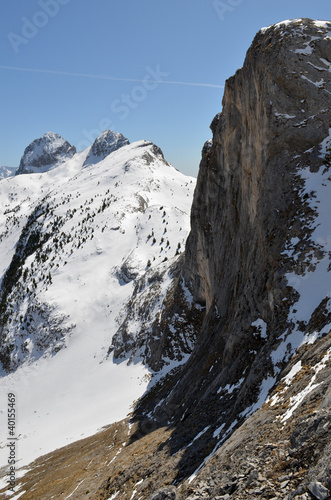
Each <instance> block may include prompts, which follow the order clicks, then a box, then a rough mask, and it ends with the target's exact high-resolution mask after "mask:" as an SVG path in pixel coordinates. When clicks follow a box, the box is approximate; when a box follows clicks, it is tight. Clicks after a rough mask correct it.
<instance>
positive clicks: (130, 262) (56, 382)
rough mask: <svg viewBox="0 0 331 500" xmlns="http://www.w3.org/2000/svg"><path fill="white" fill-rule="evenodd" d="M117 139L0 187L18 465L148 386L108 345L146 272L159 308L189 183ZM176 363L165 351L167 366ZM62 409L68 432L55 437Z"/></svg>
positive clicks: (103, 419) (5, 386)
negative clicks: (16, 399)
mask: <svg viewBox="0 0 331 500" xmlns="http://www.w3.org/2000/svg"><path fill="white" fill-rule="evenodd" d="M44 137H45V136H44ZM50 137H51V135H50V134H49V133H48V134H47V140H46V141H44V139H43V138H41V140H38V141H34V143H32V144H35V143H36V142H37V143H38V144H40V143H43V142H46V144H47V148H46V149H47V150H48V151H49V150H57V149H58V144H59V143H61V144H62V145H63V144H64V143H65V141H64V140H62V138H61V139H59V138H58V137H57V135H55V134H54V135H52V137H53V139H54V142H55V145H53V146H54V147H53V146H52V145H50V143H49V138H50ZM122 137H123V136H120V134H113V133H111V134H110V133H109V131H108V132H107V131H106V132H105V133H103V134H102V136H100V138H97V139H96V141H95V143H94V145H92V146H91V147H90V148H88V150H86V151H84V152H81V153H77V154H74V155H73V156H71V157H70V158H67V159H65V160H63V158H62V157H61V158H62V159H61V162H59V163H58V164H57V165H56V166H55V167H54V162H53V160H52V164H53V168H52V169H50V170H49V171H46V172H44V173H23V174H22V172H21V175H16V176H15V177H11V178H9V179H3V180H2V181H1V182H0V199H1V204H2V207H3V211H2V213H1V215H0V228H1V229H0V234H1V236H0V239H1V242H0V251H1V259H0V262H1V271H0V272H1V276H2V279H1V297H0V310H1V331H0V332H1V346H0V360H1V363H2V367H3V369H4V370H6V371H7V372H8V371H14V372H13V373H12V374H9V375H6V373H5V371H4V370H2V379H1V396H2V397H1V401H2V402H4V401H5V400H6V398H5V393H6V391H8V390H12V391H14V392H17V394H18V397H19V398H20V408H19V411H20V414H21V418H22V421H21V436H22V441H21V443H20V449H21V456H20V459H21V462H25V463H26V462H27V461H29V460H30V459H32V458H35V457H36V456H38V454H40V453H44V452H47V451H50V450H52V449H54V448H56V447H58V446H60V445H63V444H65V443H66V442H68V440H73V439H77V438H78V437H79V436H81V435H82V434H86V433H91V431H94V432H95V431H96V430H97V429H98V428H100V427H101V426H102V425H105V424H107V423H109V418H110V419H112V418H114V419H115V420H117V419H118V418H122V417H124V416H125V414H126V413H127V412H128V410H129V407H130V405H131V404H132V402H133V400H134V399H137V397H139V395H141V394H142V393H143V392H144V390H145V388H146V386H147V384H148V380H149V374H150V373H151V370H149V369H148V368H147V367H144V366H143V365H142V362H143V361H144V359H145V354H144V352H143V351H142V352H141V355H140V356H137V357H136V358H135V364H132V365H131V366H129V367H127V366H126V363H118V362H116V363H114V362H113V355H112V354H111V352H110V351H111V349H110V347H111V343H112V337H113V335H114V334H115V333H116V331H117V330H118V328H119V327H120V325H121V322H122V321H123V319H124V317H125V315H126V307H127V306H126V304H127V303H128V302H129V300H130V297H131V295H132V293H133V291H134V289H135V286H136V283H137V282H138V281H139V280H142V279H143V277H144V276H145V275H146V279H145V284H144V289H145V291H146V292H147V291H148V289H149V288H151V287H152V286H154V289H155V284H153V283H154V282H155V278H153V277H154V276H156V277H157V278H156V281H157V282H158V284H159V286H158V287H157V292H156V291H155V290H154V292H153V291H151V292H150V301H151V300H156V301H157V303H159V304H161V303H162V296H164V295H165V293H166V290H167V287H168V286H170V285H171V282H172V278H171V275H169V273H168V271H169V268H170V267H171V266H173V265H174V264H175V263H176V261H177V260H178V258H179V257H180V254H181V252H182V249H183V247H184V245H185V240H186V237H187V234H188V230H189V211H190V206H191V202H192V195H193V189H194V186H195V179H193V178H189V177H186V176H184V175H183V174H181V173H180V172H178V171H177V170H176V169H174V168H173V167H172V166H171V165H170V164H168V163H167V162H166V161H165V160H164V158H163V155H162V152H161V150H160V149H159V148H157V147H156V146H155V145H154V144H152V143H151V142H148V141H139V142H135V143H133V144H128V141H127V140H121V139H122ZM107 139H108V140H109V142H108V143H107ZM114 139H115V140H116V147H113V142H114ZM100 144H101V145H102V146H103V148H100V147H99V149H98V146H100ZM109 149H110V150H111V151H110V152H109ZM27 150H31V151H32V150H34V148H32V147H31V148H29V147H28V148H27ZM27 150H26V151H27ZM91 151H93V152H94V153H93V155H94V156H92V155H91ZM38 152H39V153H40V154H41V156H43V151H42V150H39V149H38ZM96 152H99V155H98V154H95V153H96ZM107 153H108V154H107ZM25 155H26V153H25ZM87 158H89V162H86V159H87ZM92 158H94V161H93V162H92ZM53 159H54V158H53ZM62 160H63V161H62ZM191 348H192V345H191V344H190V345H188V346H187V347H186V355H187V354H188V352H190V350H191ZM183 356H184V357H185V352H184V353H181V354H180V353H177V355H176V353H173V355H172V356H171V358H172V359H171V363H173V366H175V365H176V363H177V364H178V363H181V362H183V359H184V358H183ZM176 360H177V361H176ZM162 366H164V370H165V372H166V371H167V370H169V368H170V367H172V365H170V360H169V361H167V362H166V361H165V362H164V363H162ZM15 370H16V371H15ZM144 377H145V378H144ZM131 378H133V379H134V381H133V382H128V381H129V380H130V379H131ZM115 379H116V382H115ZM69 380H70V383H69ZM127 383H129V384H131V386H130V387H126V385H125V384H127ZM93 387H99V388H100V389H99V390H98V391H96V390H94V389H93ZM102 388H103V389H102ZM85 391H86V392H85ZM118 391H120V392H118ZM107 394H108V397H107ZM69 399H70V405H69ZM117 399H118V401H117V402H116V404H114V401H115V400H117ZM65 404H68V406H70V408H71V410H69V413H67V415H68V418H69V420H70V422H72V424H71V425H69V426H68V428H67V429H66V430H64V426H62V429H61V430H60V429H58V430H57V427H58V425H59V422H61V419H62V417H61V414H62V411H63V410H61V407H62V405H65ZM86 407H90V408H91V410H90V412H87V414H85V412H86ZM77 412H79V413H80V415H79V417H78V416H77ZM111 415H113V417H112V416H111ZM3 416H4V414H3ZM23 420H24V423H23ZM81 420H82V423H80V421H81ZM41 422H42V424H41ZM40 425H41V433H40V438H38V440H35V438H34V439H33V444H32V442H31V436H32V435H34V434H35V432H36V430H37V427H39V428H40ZM1 427H2V428H4V427H3V426H1ZM43 429H44V431H43ZM23 435H24V436H26V439H25V438H23ZM50 436H52V437H50ZM2 439H3V436H2ZM41 442H43V444H42V446H41V444H40V443H41ZM37 450H38V451H37ZM5 452H6V449H5V448H4V449H2V450H1V452H0V453H1V457H2V459H3V458H4V457H3V455H4V453H5ZM3 463H4V462H3Z"/></svg>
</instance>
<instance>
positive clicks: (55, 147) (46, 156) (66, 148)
mask: <svg viewBox="0 0 331 500" xmlns="http://www.w3.org/2000/svg"><path fill="white" fill-rule="evenodd" d="M75 153H76V148H75V147H74V146H72V145H71V144H70V143H69V142H68V141H66V140H65V139H63V137H62V136H61V135H60V134H57V133H55V132H46V133H45V134H44V135H43V136H42V137H39V138H38V139H35V140H34V141H32V142H31V143H30V144H29V145H28V146H27V147H26V148H25V151H24V154H23V156H22V158H21V161H20V165H19V168H18V170H17V172H16V175H19V174H31V173H37V172H39V173H41V172H47V171H48V170H49V169H51V168H53V167H54V166H56V165H59V164H61V163H63V162H64V161H65V160H67V159H69V158H71V157H72V156H73V155H74V154H75Z"/></svg>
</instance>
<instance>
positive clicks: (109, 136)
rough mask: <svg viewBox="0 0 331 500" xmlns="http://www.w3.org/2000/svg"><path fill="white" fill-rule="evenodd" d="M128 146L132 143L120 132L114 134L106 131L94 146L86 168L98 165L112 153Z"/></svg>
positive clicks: (88, 156)
mask: <svg viewBox="0 0 331 500" xmlns="http://www.w3.org/2000/svg"><path fill="white" fill-rule="evenodd" d="M127 144H130V142H129V139H127V138H126V137H124V135H122V134H120V133H118V132H112V131H111V130H105V131H104V132H102V134H101V135H99V137H97V139H96V140H95V141H94V143H93V144H92V146H91V149H90V151H89V153H88V155H87V158H86V160H85V162H84V167H86V166H88V165H93V164H95V163H98V162H99V161H101V160H103V159H104V158H106V156H108V155H109V154H110V153H113V152H114V151H116V150H117V149H119V148H121V147H123V146H126V145H127Z"/></svg>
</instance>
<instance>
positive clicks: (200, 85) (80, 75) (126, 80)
mask: <svg viewBox="0 0 331 500" xmlns="http://www.w3.org/2000/svg"><path fill="white" fill-rule="evenodd" d="M0 69H7V70H11V71H26V72H29V73H46V74H49V75H63V76H76V77H80V78H94V79H99V80H113V81H117V82H138V83H144V82H145V80H138V79H136V78H118V77H116V76H108V75H90V74H88V73H69V72H67V71H55V70H49V69H35V68H18V67H16V66H0ZM154 81H155V83H165V84H168V85H187V86H191V87H211V88H216V89H223V88H224V86H223V85H216V84H214V83H196V82H176V81H171V80H154Z"/></svg>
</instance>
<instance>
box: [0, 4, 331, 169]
mask: <svg viewBox="0 0 331 500" xmlns="http://www.w3.org/2000/svg"><path fill="white" fill-rule="evenodd" d="M301 17H311V18H313V19H326V20H330V19H331V2H330V0H314V1H312V0H277V1H268V0H11V1H2V2H1V3H0V37H1V42H0V77H1V92H0V110H1V119H0V146H1V149H0V165H6V166H18V164H19V160H20V157H21V156H22V154H23V151H24V149H25V147H26V146H27V145H28V144H29V143H30V142H31V141H32V140H34V139H36V138H38V137H40V136H41V135H43V134H44V133H45V132H47V131H50V130H51V131H53V132H58V133H59V134H61V135H62V136H63V137H64V138H65V139H67V140H68V141H69V142H70V143H71V144H73V145H75V146H76V147H77V149H78V150H81V149H85V148H86V147H87V146H88V145H89V144H91V142H92V141H93V140H94V138H95V137H96V136H97V135H99V134H100V133H101V132H102V131H103V130H104V129H107V128H110V129H112V130H116V131H118V132H121V133H123V134H124V135H125V136H126V137H127V138H128V139H129V140H130V141H131V142H133V141H135V140H140V139H149V140H152V141H153V142H154V143H155V144H157V145H158V146H159V147H161V149H162V150H163V152H164V155H165V157H166V159H167V160H168V161H169V162H170V163H172V164H173V165H174V166H175V167H176V168H177V169H178V170H180V171H182V172H184V173H186V174H190V175H196V174H197V170H198V166H199V161H200V154H201V149H202V146H203V143H204V142H205V141H206V140H207V139H209V138H210V137H211V132H210V130H209V125H210V122H211V120H212V119H213V117H214V115H215V114H216V113H218V112H219V111H221V100H222V94H223V85H224V82H225V80H226V79H227V78H228V77H230V76H231V75H232V74H233V73H234V72H235V71H236V69H238V68H239V67H240V66H242V64H243V60H244V57H245V53H246V51H247V49H248V47H249V45H250V43H251V42H252V40H253V37H254V35H255V33H256V32H257V31H258V30H259V29H260V28H261V27H264V26H268V25H270V24H273V23H276V22H279V21H282V20H284V19H293V18H301Z"/></svg>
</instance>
